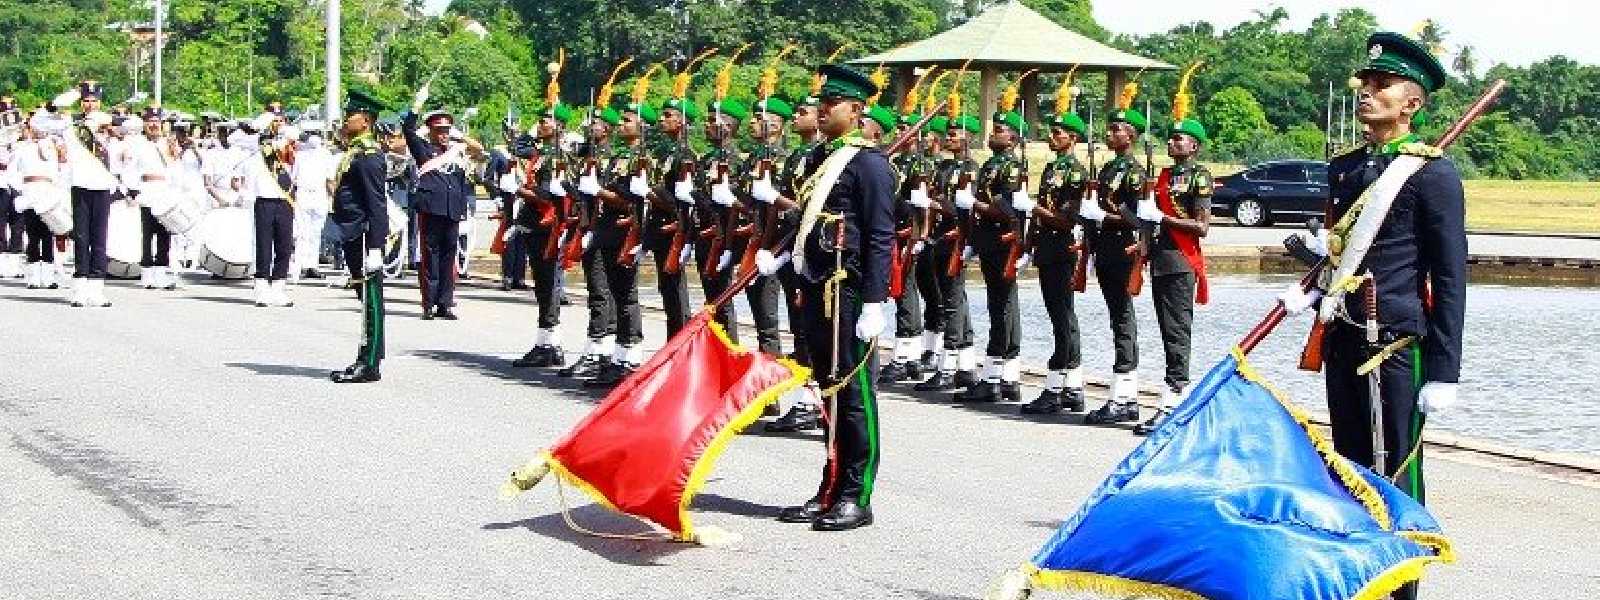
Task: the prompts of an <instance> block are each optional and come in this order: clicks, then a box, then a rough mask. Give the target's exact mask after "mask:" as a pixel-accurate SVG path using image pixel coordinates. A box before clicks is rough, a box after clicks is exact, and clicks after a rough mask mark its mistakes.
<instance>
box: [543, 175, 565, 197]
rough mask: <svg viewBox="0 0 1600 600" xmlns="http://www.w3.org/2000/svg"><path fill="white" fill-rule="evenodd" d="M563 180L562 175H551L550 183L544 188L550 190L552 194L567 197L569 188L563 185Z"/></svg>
mask: <svg viewBox="0 0 1600 600" xmlns="http://www.w3.org/2000/svg"><path fill="white" fill-rule="evenodd" d="M561 181H562V179H561V178H560V177H551V178H550V184H549V185H546V186H544V189H545V190H546V191H549V192H550V195H551V196H555V197H557V198H565V197H567V188H566V187H563V186H562V185H561Z"/></svg>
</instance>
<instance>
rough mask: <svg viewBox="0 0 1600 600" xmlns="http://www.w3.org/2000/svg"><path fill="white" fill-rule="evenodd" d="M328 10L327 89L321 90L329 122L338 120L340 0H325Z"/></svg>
mask: <svg viewBox="0 0 1600 600" xmlns="http://www.w3.org/2000/svg"><path fill="white" fill-rule="evenodd" d="M327 2H328V10H327V18H328V22H327V24H326V28H327V48H326V51H325V53H326V54H327V63H326V65H325V66H324V68H325V69H326V70H327V79H328V84H327V89H326V90H324V91H323V97H322V101H323V104H324V106H323V108H324V109H325V110H324V111H323V112H324V113H325V114H327V122H328V123H329V124H332V123H334V122H335V121H338V120H339V117H340V115H339V95H340V94H339V89H340V88H339V22H340V21H339V2H340V0H327Z"/></svg>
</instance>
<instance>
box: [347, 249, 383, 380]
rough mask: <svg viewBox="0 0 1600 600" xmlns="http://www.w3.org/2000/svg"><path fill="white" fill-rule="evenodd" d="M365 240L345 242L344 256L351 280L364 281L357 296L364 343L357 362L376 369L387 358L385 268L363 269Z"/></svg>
mask: <svg viewBox="0 0 1600 600" xmlns="http://www.w3.org/2000/svg"><path fill="white" fill-rule="evenodd" d="M361 242H362V240H360V239H356V240H355V241H354V242H353V243H346V244H345V245H344V260H345V264H346V265H347V266H349V268H350V277H351V280H352V281H359V282H360V283H358V284H357V286H356V298H358V299H360V300H361V347H360V348H358V349H357V350H356V362H357V363H359V364H363V365H366V366H368V367H371V368H374V369H376V368H378V364H379V363H381V362H383V347H384V334H383V271H377V272H374V273H364V272H363V271H364V270H365V269H364V268H363V266H362V263H364V262H365V260H366V249H365V248H364V247H363V244H362V243H361Z"/></svg>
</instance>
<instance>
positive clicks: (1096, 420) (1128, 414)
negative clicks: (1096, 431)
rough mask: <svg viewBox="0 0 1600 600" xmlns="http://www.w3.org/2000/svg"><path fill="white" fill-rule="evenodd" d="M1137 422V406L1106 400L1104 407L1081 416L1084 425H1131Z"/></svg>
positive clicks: (1130, 403)
mask: <svg viewBox="0 0 1600 600" xmlns="http://www.w3.org/2000/svg"><path fill="white" fill-rule="evenodd" d="M1137 420H1139V406H1138V405H1136V404H1134V403H1132V402H1117V401H1116V400H1107V401H1106V403H1105V405H1104V406H1101V407H1100V408H1096V409H1094V412H1091V413H1089V414H1087V415H1084V416H1083V424H1084V425H1108V424H1111V423H1131V422H1134V421H1137Z"/></svg>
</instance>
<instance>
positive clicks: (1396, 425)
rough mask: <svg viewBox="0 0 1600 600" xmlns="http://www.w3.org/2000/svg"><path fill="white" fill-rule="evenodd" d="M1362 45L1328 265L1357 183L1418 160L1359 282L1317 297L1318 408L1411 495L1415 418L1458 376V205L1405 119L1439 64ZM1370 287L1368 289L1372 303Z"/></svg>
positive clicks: (1457, 195) (1384, 39)
mask: <svg viewBox="0 0 1600 600" xmlns="http://www.w3.org/2000/svg"><path fill="white" fill-rule="evenodd" d="M1367 45H1368V53H1369V54H1368V56H1369V58H1370V61H1369V62H1368V63H1367V65H1366V66H1365V67H1363V68H1362V69H1361V70H1360V71H1359V72H1358V73H1357V76H1358V77H1359V78H1360V80H1361V88H1360V89H1359V90H1358V93H1359V98H1360V104H1359V106H1358V108H1357V110H1356V116H1357V118H1359V119H1361V122H1362V123H1363V124H1364V125H1365V126H1366V128H1367V130H1368V132H1369V138H1368V141H1369V145H1368V146H1367V147H1365V148H1362V149H1359V150H1356V151H1354V152H1351V153H1349V154H1345V155H1343V156H1340V157H1338V158H1335V159H1334V160H1333V162H1332V164H1331V165H1330V167H1329V170H1328V176H1329V180H1330V181H1329V183H1330V184H1331V186H1332V190H1333V215H1332V216H1333V218H1334V224H1333V227H1332V229H1331V230H1330V231H1329V232H1328V235H1327V241H1326V243H1325V244H1318V245H1320V246H1325V248H1323V249H1324V250H1326V251H1328V252H1329V255H1330V257H1331V258H1332V263H1333V265H1334V266H1335V267H1338V266H1340V265H1341V264H1342V262H1343V261H1342V260H1341V259H1340V257H1342V256H1344V255H1345V254H1346V253H1348V252H1350V251H1351V250H1352V249H1351V248H1348V247H1346V246H1348V241H1349V240H1350V234H1351V229H1352V228H1353V224H1354V223H1355V222H1356V221H1357V219H1358V218H1359V216H1360V214H1361V213H1362V212H1363V209H1364V208H1365V207H1366V206H1367V205H1366V204H1362V203H1359V202H1358V200H1359V199H1361V197H1362V193H1363V192H1364V191H1366V190H1367V189H1368V188H1369V187H1370V186H1371V185H1372V183H1373V182H1374V181H1376V180H1377V179H1378V176H1379V175H1381V174H1382V173H1383V172H1384V171H1385V170H1387V169H1389V168H1398V167H1391V165H1398V164H1402V163H1397V159H1398V158H1399V157H1401V156H1409V157H1415V158H1407V162H1409V161H1412V160H1415V159H1416V158H1420V159H1421V160H1422V161H1424V162H1423V164H1422V165H1421V167H1420V168H1418V169H1417V170H1416V171H1415V173H1414V174H1412V175H1411V176H1410V178H1409V179H1408V180H1407V181H1406V183H1405V185H1404V186H1403V187H1401V188H1400V190H1399V192H1398V194H1397V195H1396V196H1395V197H1394V201H1393V204H1392V205H1391V206H1390V208H1389V211H1388V214H1387V216H1386V217H1385V218H1384V219H1383V221H1382V226H1381V228H1379V229H1378V232H1377V237H1376V238H1375V239H1374V241H1373V242H1372V246H1371V250H1370V251H1368V252H1367V253H1366V256H1365V259H1364V261H1363V262H1362V263H1361V264H1360V265H1359V269H1358V270H1357V272H1356V279H1352V280H1351V281H1350V282H1348V283H1352V284H1355V283H1356V282H1358V281H1359V282H1360V283H1359V286H1360V287H1357V288H1356V290H1355V291H1353V292H1351V293H1348V294H1347V295H1345V296H1344V297H1343V302H1336V303H1335V302H1330V300H1331V299H1332V298H1334V296H1330V297H1328V298H1325V299H1324V300H1323V301H1322V304H1323V306H1322V307H1321V310H1322V313H1323V315H1324V316H1327V317H1330V318H1331V320H1329V321H1328V325H1327V327H1328V329H1327V331H1326V334H1325V336H1324V338H1323V346H1322V351H1323V357H1324V360H1325V361H1326V362H1325V364H1324V368H1325V369H1326V373H1327V380H1326V383H1327V391H1328V414H1329V417H1330V420H1331V422H1332V425H1333V442H1334V447H1335V448H1336V449H1337V450H1338V451H1339V453H1340V454H1342V455H1344V456H1345V457H1347V458H1349V459H1350V460H1352V461H1354V462H1357V463H1359V464H1362V465H1365V466H1368V467H1374V470H1377V471H1380V472H1381V473H1382V474H1383V475H1385V476H1394V479H1395V481H1396V483H1397V484H1398V485H1399V486H1400V489H1401V490H1403V491H1405V492H1406V493H1407V494H1409V495H1411V496H1412V497H1414V498H1416V499H1417V500H1418V501H1421V500H1423V499H1424V496H1425V494H1424V486H1423V478H1422V466H1423V463H1422V449H1421V447H1420V444H1421V441H1422V427H1423V422H1424V421H1425V417H1426V415H1428V414H1432V413H1433V412H1435V411H1439V410H1445V409H1448V408H1450V407H1451V406H1452V405H1454V404H1455V402H1456V394H1457V392H1456V386H1457V381H1459V378H1460V375H1461V346H1462V344H1461V341H1462V329H1463V327H1464V321H1465V309H1464V307H1465V302H1466V293H1467V236H1466V225H1465V218H1466V217H1465V204H1464V198H1463V194H1462V187H1461V175H1460V173H1459V172H1457V170H1456V167H1455V164H1454V163H1452V162H1451V161H1450V160H1449V159H1447V158H1443V156H1442V153H1441V152H1440V151H1439V149H1438V148H1434V147H1432V146H1428V145H1426V144H1423V143H1422V142H1421V141H1420V138H1419V137H1418V136H1417V135H1416V133H1414V131H1413V129H1412V127H1413V119H1414V118H1416V115H1417V113H1418V112H1419V111H1421V110H1422V108H1423V106H1424V105H1425V104H1426V102H1427V100H1428V95H1429V94H1431V93H1433V92H1435V91H1438V90H1439V88H1441V87H1443V86H1444V84H1445V82H1446V79H1447V75H1446V73H1445V70H1444V68H1443V67H1442V66H1441V65H1440V64H1439V61H1438V59H1437V58H1435V57H1434V55H1433V53H1431V52H1429V51H1428V49H1427V48H1424V47H1423V46H1422V45H1421V44H1419V43H1417V42H1416V41H1413V40H1411V39H1410V38H1407V37H1405V36H1403V35H1400V34H1396V33H1388V32H1380V33H1377V34H1374V35H1372V37H1370V38H1368V40H1367ZM1368 276H1370V278H1369V277H1368ZM1330 283H1331V285H1333V286H1340V285H1341V284H1342V283H1346V282H1340V281H1332V282H1330ZM1369 288H1370V289H1371V290H1372V293H1374V294H1375V300H1376V302H1375V305H1374V306H1372V307H1371V308H1370V309H1369V307H1368V306H1367V302H1365V296H1366V295H1367V292H1368V289H1369ZM1286 304H1287V303H1286ZM1369 323H1370V326H1369ZM1379 357H1381V358H1379ZM1373 359H1377V360H1379V363H1378V365H1377V368H1376V369H1375V370H1373V371H1372V372H1370V373H1362V372H1359V371H1358V368H1360V367H1361V365H1363V364H1365V363H1367V362H1368V361H1370V360H1373ZM1372 378H1376V381H1373V380H1372ZM1373 384H1376V385H1377V388H1378V395H1379V398H1378V399H1377V400H1378V401H1379V402H1381V404H1382V406H1381V411H1380V413H1379V414H1381V415H1382V424H1383V429H1382V431H1381V432H1378V433H1380V434H1381V435H1382V438H1381V439H1382V440H1383V447H1384V450H1385V454H1386V457H1385V460H1384V461H1383V462H1382V463H1381V464H1379V463H1378V462H1377V461H1376V458H1377V454H1378V453H1377V452H1376V449H1375V447H1374V437H1375V435H1374V433H1375V432H1374V430H1373V427H1374V423H1373V418H1372V412H1371V402H1373V401H1374V398H1372V397H1371V395H1370V393H1369V386H1371V385H1373ZM1395 597H1396V598H1404V599H1409V598H1415V597H1416V588H1415V586H1414V585H1412V586H1407V587H1405V588H1402V589H1401V590H1400V591H1399V592H1397V593H1396V594H1395Z"/></svg>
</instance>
